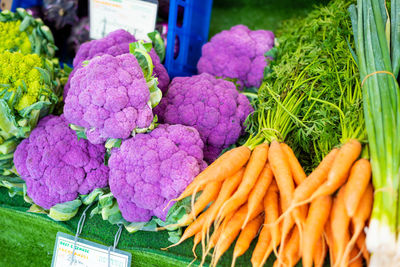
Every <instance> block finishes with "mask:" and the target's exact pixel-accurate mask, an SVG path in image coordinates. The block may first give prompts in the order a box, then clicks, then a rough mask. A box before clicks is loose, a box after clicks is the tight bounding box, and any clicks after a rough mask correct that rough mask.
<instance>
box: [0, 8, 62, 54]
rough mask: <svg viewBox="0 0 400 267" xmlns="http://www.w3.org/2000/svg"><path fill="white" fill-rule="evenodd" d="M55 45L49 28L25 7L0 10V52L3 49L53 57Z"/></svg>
mask: <svg viewBox="0 0 400 267" xmlns="http://www.w3.org/2000/svg"><path fill="white" fill-rule="evenodd" d="M55 50H56V46H55V45H54V38H53V35H52V33H51V31H50V29H49V28H48V27H47V26H46V25H44V23H43V21H42V20H41V19H35V18H33V17H32V16H31V15H29V14H28V13H27V12H26V11H25V9H22V8H17V10H16V12H15V13H13V12H11V11H9V10H4V11H2V12H0V53H2V52H3V51H10V52H21V53H22V54H33V53H35V54H38V55H41V56H46V57H49V58H52V57H54V53H55Z"/></svg>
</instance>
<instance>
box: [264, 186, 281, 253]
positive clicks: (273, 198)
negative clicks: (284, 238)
mask: <svg viewBox="0 0 400 267" xmlns="http://www.w3.org/2000/svg"><path fill="white" fill-rule="evenodd" d="M278 190H279V189H278V186H277V185H276V182H275V180H273V181H272V183H271V185H270V186H269V188H268V190H267V194H266V195H265V197H264V209H265V224H264V227H267V228H268V229H269V230H270V231H271V244H272V248H273V250H274V252H275V254H277V252H276V248H277V247H278V246H279V244H280V242H281V227H280V225H279V223H274V222H275V221H276V220H277V219H278V217H279V196H278ZM265 260H266V259H265Z"/></svg>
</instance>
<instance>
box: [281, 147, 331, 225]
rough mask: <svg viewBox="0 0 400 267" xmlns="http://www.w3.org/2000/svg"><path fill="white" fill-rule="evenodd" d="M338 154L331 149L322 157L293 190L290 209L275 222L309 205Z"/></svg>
mask: <svg viewBox="0 0 400 267" xmlns="http://www.w3.org/2000/svg"><path fill="white" fill-rule="evenodd" d="M338 152H339V150H338V149H336V148H334V149H332V150H331V152H329V153H328V155H326V156H325V157H324V159H323V160H322V161H321V163H320V164H319V165H318V167H317V168H316V169H315V170H314V171H313V172H312V173H311V174H310V175H309V176H308V177H307V178H306V179H305V180H304V181H303V182H302V183H301V184H300V185H299V186H298V187H297V188H296V189H295V191H294V193H293V199H292V202H291V204H290V207H289V208H288V209H287V210H286V211H285V212H283V214H281V216H280V217H279V219H278V220H277V222H279V221H281V220H282V219H283V218H285V217H286V216H287V215H288V214H289V213H291V212H292V211H293V209H295V208H296V207H299V206H302V205H305V204H307V203H310V202H311V201H312V200H313V199H312V195H313V193H314V192H315V191H316V190H318V188H319V187H320V186H321V184H323V183H324V181H325V180H326V179H327V177H328V173H329V170H330V169H331V167H332V164H333V162H334V160H335V158H336V155H337V153H338Z"/></svg>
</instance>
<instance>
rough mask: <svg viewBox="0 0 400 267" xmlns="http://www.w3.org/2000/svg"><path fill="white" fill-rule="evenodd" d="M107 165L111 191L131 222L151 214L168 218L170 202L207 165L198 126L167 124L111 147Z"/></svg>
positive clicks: (141, 219)
mask: <svg viewBox="0 0 400 267" xmlns="http://www.w3.org/2000/svg"><path fill="white" fill-rule="evenodd" d="M108 165H109V168H110V180H109V183H110V189H111V192H112V193H113V195H114V197H115V198H116V199H117V202H118V205H119V208H120V210H121V213H122V216H123V217H124V218H125V219H126V220H127V221H130V222H145V221H148V220H150V219H151V217H152V216H157V217H159V218H160V219H162V220H165V218H166V215H167V213H168V208H167V209H165V210H163V209H164V207H165V206H166V205H167V203H168V202H169V201H170V200H171V199H173V198H176V197H178V196H179V194H180V193H181V192H183V190H184V189H185V188H186V186H187V185H188V184H189V183H190V182H191V181H192V180H193V178H194V177H195V176H196V175H197V174H199V173H200V171H202V170H203V169H204V168H205V167H206V166H207V165H206V163H205V162H204V161H203V141H202V140H201V138H200V136H199V133H198V132H197V130H196V129H194V128H192V127H188V126H183V125H166V124H161V125H159V126H158V127H157V128H156V129H154V130H153V131H152V132H150V133H146V134H137V135H136V136H135V137H132V138H130V139H128V140H124V141H123V142H122V145H121V147H120V148H118V149H113V150H112V152H111V157H110V159H109V162H108ZM171 206H172V203H171V204H170V206H169V207H171Z"/></svg>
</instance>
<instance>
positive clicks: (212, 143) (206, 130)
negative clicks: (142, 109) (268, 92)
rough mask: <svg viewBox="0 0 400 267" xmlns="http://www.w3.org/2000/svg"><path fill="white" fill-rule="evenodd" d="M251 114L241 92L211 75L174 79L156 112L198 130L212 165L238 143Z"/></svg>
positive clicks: (160, 115) (161, 119) (163, 119)
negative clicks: (225, 151) (221, 154)
mask: <svg viewBox="0 0 400 267" xmlns="http://www.w3.org/2000/svg"><path fill="white" fill-rule="evenodd" d="M252 111H253V108H252V106H251V105H250V102H249V100H248V99H247V97H246V96H245V95H243V94H240V93H238V91H237V90H236V87H235V85H234V84H233V83H232V82H229V81H226V80H223V79H216V78H215V77H214V76H211V75H210V74H208V73H203V74H200V75H195V76H192V77H176V78H174V79H173V80H172V82H171V84H170V86H169V89H168V92H167V94H166V95H165V97H163V99H162V100H161V102H160V106H159V107H156V109H155V113H156V114H157V115H158V117H159V119H160V121H163V122H165V123H169V124H183V125H187V126H192V127H194V128H196V129H197V130H198V131H199V133H200V136H201V139H202V140H203V142H204V144H205V149H204V158H205V160H206V161H207V162H209V163H210V162H212V161H214V160H215V159H216V158H217V157H218V155H219V154H220V153H221V151H222V150H223V149H224V148H226V147H228V146H229V145H231V144H234V143H235V142H236V141H237V139H238V138H239V136H240V135H241V133H242V131H243V123H244V121H245V119H246V118H247V116H248V115H249V114H250V113H251V112H252Z"/></svg>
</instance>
